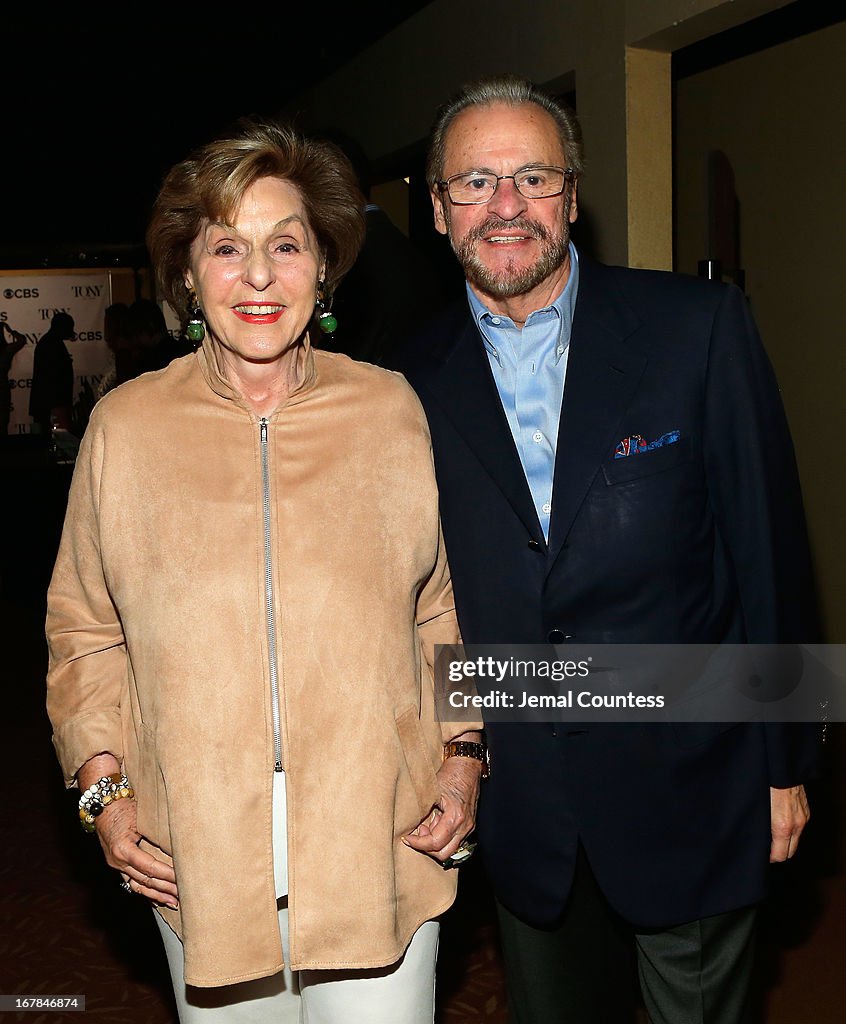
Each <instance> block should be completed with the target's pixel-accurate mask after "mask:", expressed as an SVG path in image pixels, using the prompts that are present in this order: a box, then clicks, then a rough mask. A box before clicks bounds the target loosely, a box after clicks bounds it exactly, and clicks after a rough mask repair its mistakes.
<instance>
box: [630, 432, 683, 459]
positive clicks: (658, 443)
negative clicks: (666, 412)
mask: <svg viewBox="0 0 846 1024" xmlns="http://www.w3.org/2000/svg"><path fill="white" fill-rule="evenodd" d="M680 436H681V435H680V433H679V431H678V430H670V431H668V432H667V433H666V434H662V435H661V436H660V437H659V438H657V439H656V440H655V441H645V440H644V439H643V438H642V437H641V435H640V434H632V435H631V436H630V437H624V438H623V440H622V441H621V442H620V443H619V444H618V445H617V447H616V448H615V449H614V458H615V459H625V458H626V457H627V456H629V455H640V454H641V452H651V451H652V450H653V449H654V448H662V447H663V446H664V445H665V444H673V442H674V441H678V439H679V437H680Z"/></svg>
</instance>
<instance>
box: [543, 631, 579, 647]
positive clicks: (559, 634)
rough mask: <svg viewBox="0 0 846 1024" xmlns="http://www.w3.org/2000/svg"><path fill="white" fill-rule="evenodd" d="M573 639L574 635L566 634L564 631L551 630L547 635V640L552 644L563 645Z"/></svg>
mask: <svg viewBox="0 0 846 1024" xmlns="http://www.w3.org/2000/svg"><path fill="white" fill-rule="evenodd" d="M572 639H573V634H572V633H565V632H564V630H563V629H551V630H550V631H549V633H548V634H547V640H549V642H550V643H551V644H563V643H566V642H567V641H568V640H572Z"/></svg>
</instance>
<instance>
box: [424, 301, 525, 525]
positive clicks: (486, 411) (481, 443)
mask: <svg viewBox="0 0 846 1024" xmlns="http://www.w3.org/2000/svg"><path fill="white" fill-rule="evenodd" d="M453 338H455V344H454V345H452V346H451V347H450V349H449V351H448V352H445V353H443V355H442V359H443V361H442V362H440V363H438V364H437V365H436V366H435V367H434V368H433V369H432V370H431V372H430V373H429V374H427V377H426V380H425V384H426V387H427V388H428V389H429V390H430V392H431V393H432V394H433V396H434V397H435V398H436V399H437V401H438V402H439V404H440V405H441V406H442V407H443V409H444V411H445V412H446V414H447V415H448V416H449V418H450V420H451V421H452V424H453V426H454V427H455V429H456V430H457V431H458V432H459V433H460V434H461V436H462V437H463V438H464V440H465V441H466V442H467V444H468V446H469V447H470V448H471V450H472V451H473V453H474V454H475V456H476V458H477V459H478V460H479V462H480V463H481V464H482V466H483V467H484V468H485V470H486V471H487V473H488V474H489V476H490V477H491V478H492V479H493V481H494V482H495V483H496V485H497V487H498V488H499V489H500V491H501V492H502V494H503V495H504V496H505V498H506V499H507V500H508V502H509V504H510V505H511V507H512V508H513V509H514V511H515V513H516V514H517V515H518V516H519V518H520V519H521V521H522V522H523V523H524V525H525V526H526V529H527V530H528V531H529V533H530V534H531V536H532V537H534V538H535V539H536V540H538V541H539V542H540V543H541V544H543V543H544V537H543V530H542V529H541V526H540V522H539V520H538V516H537V512H536V511H535V505H534V502H533V501H532V494H531V491H530V489H529V485H528V483H527V482H526V476H525V474H524V472H523V466H522V463H521V462H520V456H519V455H518V453H517V448H516V446H515V444H514V438H513V437H512V435H511V428H510V427H509V425H508V419H507V418H506V415H505V411H504V410H503V408H502V401H501V400H500V397H499V392H498V391H497V389H496V384H495V382H494V378H493V374H492V372H491V367H490V363H489V362H488V356H487V353H486V352H485V347H484V342H483V341H482V338H481V336H480V334H479V330H478V328H477V327H476V325H475V324H474V323H473V320H472V318H471V316H470V315H469V312H468V313H467V314H466V315H465V316H464V317H463V318H462V323H461V326H460V327H458V330H457V334H453Z"/></svg>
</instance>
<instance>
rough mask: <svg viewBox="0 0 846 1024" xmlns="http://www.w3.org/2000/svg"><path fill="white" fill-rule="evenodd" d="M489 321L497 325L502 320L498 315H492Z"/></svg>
mask: <svg viewBox="0 0 846 1024" xmlns="http://www.w3.org/2000/svg"><path fill="white" fill-rule="evenodd" d="M491 323H492V324H496V325H497V326H499V325H500V324H501V323H502V321H501V320H500V319H499V317H498V316H492V317H491Z"/></svg>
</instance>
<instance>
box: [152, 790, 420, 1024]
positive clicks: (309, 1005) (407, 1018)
mask: <svg viewBox="0 0 846 1024" xmlns="http://www.w3.org/2000/svg"><path fill="white" fill-rule="evenodd" d="M273 855H274V856H273V859H274V871H275V875H276V894H277V896H279V897H280V898H279V899H278V900H277V906H278V908H279V934H280V936H281V938H282V952H283V954H284V958H285V962H286V963H288V962H289V956H288V898H287V896H284V895H283V894H285V893H287V892H288V856H287V805H286V799H285V773H284V772H274V776H273ZM153 916H154V917H155V919H156V924H157V925H158V926H159V931H160V932H161V936H162V941H163V942H164V947H165V953H166V954H167V962H168V966H169V967H170V976H171V980H172V981H173V991H174V995H175V996H176V1006H177V1009H178V1010H179V1020H180V1024H432V1022H433V1020H434V1018H435V961H436V959H437V955H438V935H439V932H440V927H439V925H438V923H437V921H426V922H424V923H423V924H422V925H421V926H420V927H419V928H418V929H417V931H416V932H415V933H414V937H413V938H412V940H411V943H410V944H409V947H408V949H407V950H406V951H405V955H404V956H403V957H402V959H401V960H398V961H397V963H395V964H391V965H390V966H389V967H379V968H375V969H369V970H364V971H298V972H297V973H296V974H293V975H292V973H291V971H290V970H289V969H288V968H287V967H286V968H285V970H284V971H282V972H281V973H279V974H274V975H272V976H271V977H269V978H259V979H258V980H257V981H245V982H242V983H241V984H239V985H224V986H221V987H219V988H196V987H195V986H193V985H186V984H185V981H184V973H185V972H184V956H183V951H182V943H181V942H180V941H179V938H178V937H177V936H176V935H175V934H174V932H172V931H171V929H170V928H168V926H167V925H166V924H165V923H164V921H162V919H161V917H160V916H159V915H158V914H156V913H154V915H153Z"/></svg>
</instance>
